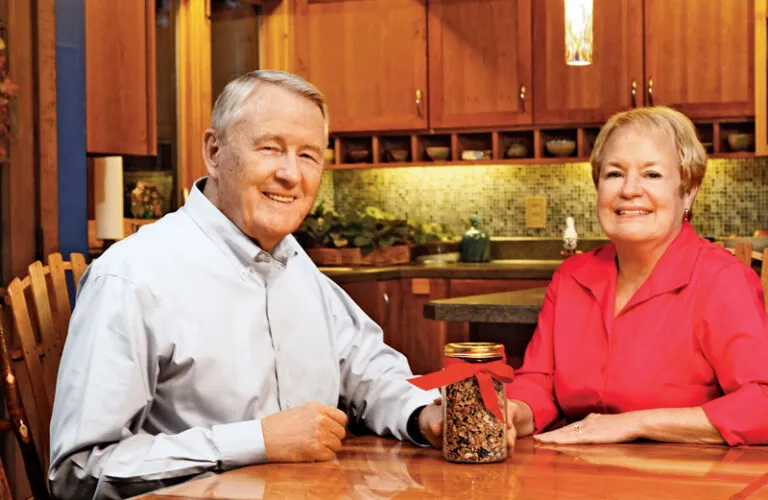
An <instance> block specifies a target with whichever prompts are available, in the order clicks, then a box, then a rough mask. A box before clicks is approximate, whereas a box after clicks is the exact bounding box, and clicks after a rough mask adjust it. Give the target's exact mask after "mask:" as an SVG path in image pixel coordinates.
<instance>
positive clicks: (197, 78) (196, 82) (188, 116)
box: [176, 0, 213, 203]
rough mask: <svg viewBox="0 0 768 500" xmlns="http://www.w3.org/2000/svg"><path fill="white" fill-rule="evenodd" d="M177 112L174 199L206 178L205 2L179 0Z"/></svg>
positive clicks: (208, 37) (208, 35)
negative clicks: (203, 144)
mask: <svg viewBox="0 0 768 500" xmlns="http://www.w3.org/2000/svg"><path fill="white" fill-rule="evenodd" d="M176 40H177V50H176V56H177V60H176V68H177V73H176V75H177V76H176V81H177V87H176V88H177V95H176V99H177V111H178V118H177V124H178V130H177V137H176V139H177V144H178V161H177V162H176V164H177V169H178V175H177V177H176V179H177V180H178V188H177V189H178V193H177V194H178V195H179V196H178V200H179V202H180V203H183V200H184V197H183V192H184V191H185V190H186V191H189V190H190V189H191V188H192V183H193V182H194V181H195V180H196V179H197V178H199V177H202V176H204V175H208V172H207V170H206V167H205V162H204V161H203V157H202V149H203V147H202V143H203V132H205V130H206V129H207V128H208V127H209V126H210V124H211V109H212V107H213V106H212V104H211V99H212V96H211V22H210V21H209V20H208V17H207V12H206V8H205V2H201V1H199V0H180V3H179V10H178V18H177V20H176Z"/></svg>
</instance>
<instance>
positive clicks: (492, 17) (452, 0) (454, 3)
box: [428, 0, 562, 128]
mask: <svg viewBox="0 0 768 500" xmlns="http://www.w3.org/2000/svg"><path fill="white" fill-rule="evenodd" d="M556 1H557V0H556ZM559 3H560V4H561V5H562V0H559ZM428 47H429V62H428V66H429V123H430V126H431V127H435V128H440V127H444V128H445V127H484V126H495V125H517V124H530V123H532V120H533V106H532V103H531V96H530V91H531V83H532V81H531V76H532V75H531V0H484V1H482V2H468V1H466V0H431V1H430V2H429V43H428Z"/></svg>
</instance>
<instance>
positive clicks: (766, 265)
mask: <svg viewBox="0 0 768 500" xmlns="http://www.w3.org/2000/svg"><path fill="white" fill-rule="evenodd" d="M760 282H761V283H762V284H763V299H764V301H765V311H766V312H768V247H766V248H764V249H763V264H762V266H761V267H760Z"/></svg>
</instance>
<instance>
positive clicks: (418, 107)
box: [384, 89, 424, 295]
mask: <svg viewBox="0 0 768 500" xmlns="http://www.w3.org/2000/svg"><path fill="white" fill-rule="evenodd" d="M422 97H423V94H422V92H421V89H416V115H417V116H418V117H419V118H424V113H423V112H422V111H421V98H422ZM384 295H386V294H384Z"/></svg>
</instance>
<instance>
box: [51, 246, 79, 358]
mask: <svg viewBox="0 0 768 500" xmlns="http://www.w3.org/2000/svg"><path fill="white" fill-rule="evenodd" d="M78 255H79V254H78ZM69 267H71V266H69ZM66 268H67V266H66V265H65V263H64V259H63V258H62V257H61V254H60V253H53V254H51V255H49V256H48V277H49V279H50V283H51V285H52V288H53V290H52V291H53V306H54V307H53V309H54V311H55V312H56V314H55V318H54V320H55V321H56V331H57V332H58V333H59V336H60V337H61V338H60V341H61V343H62V345H63V343H64V341H65V340H66V338H67V326H68V325H69V318H70V316H72V309H71V307H70V305H69V290H68V289H67V276H66V273H65V270H66Z"/></svg>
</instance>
